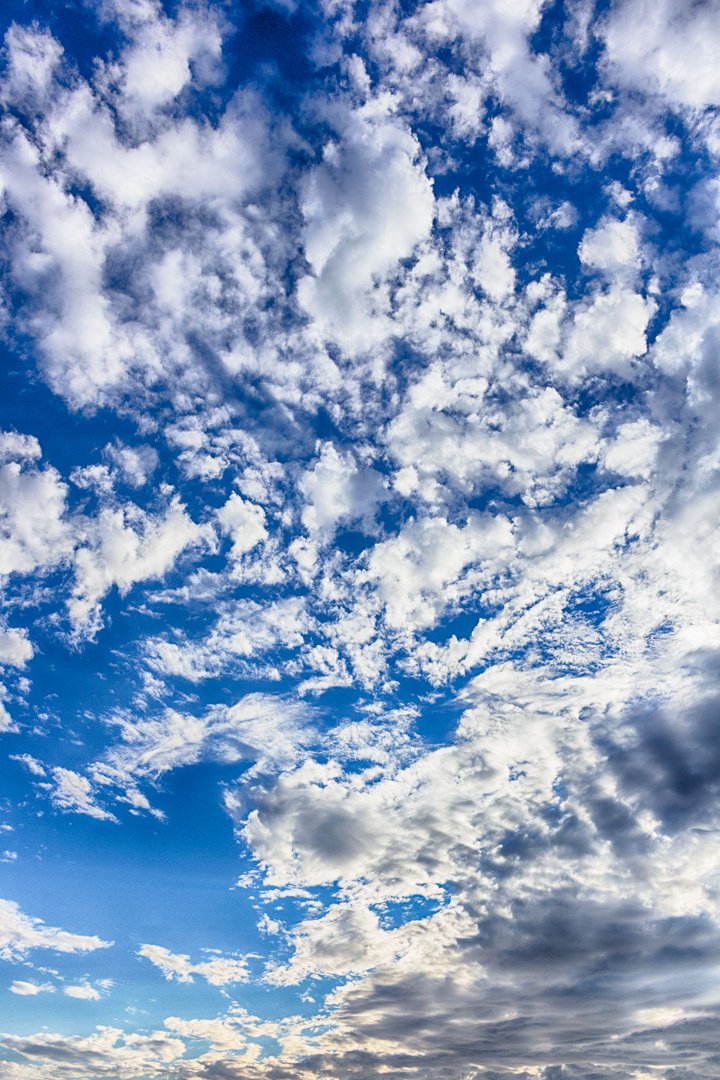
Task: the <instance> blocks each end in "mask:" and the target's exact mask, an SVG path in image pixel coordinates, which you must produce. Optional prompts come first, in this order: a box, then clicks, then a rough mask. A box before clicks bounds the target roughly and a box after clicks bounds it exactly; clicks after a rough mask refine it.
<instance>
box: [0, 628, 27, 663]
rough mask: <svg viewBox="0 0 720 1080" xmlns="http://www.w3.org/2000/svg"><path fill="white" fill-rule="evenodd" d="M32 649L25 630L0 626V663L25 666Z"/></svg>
mask: <svg viewBox="0 0 720 1080" xmlns="http://www.w3.org/2000/svg"><path fill="white" fill-rule="evenodd" d="M33 651H34V650H33V647H32V645H31V643H30V642H29V641H28V634H27V630H24V629H22V630H15V629H3V628H0V664H9V665H10V666H12V667H20V668H21V667H25V665H26V663H27V662H28V660H31V659H32V656H33Z"/></svg>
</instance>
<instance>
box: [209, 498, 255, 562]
mask: <svg viewBox="0 0 720 1080" xmlns="http://www.w3.org/2000/svg"><path fill="white" fill-rule="evenodd" d="M217 516H218V521H219V522H220V529H221V531H222V533H223V534H224V535H225V536H230V537H231V539H232V548H231V549H230V557H231V558H232V559H240V558H242V556H243V555H244V554H245V552H247V551H251V550H252V549H253V548H254V547H255V545H256V544H259V543H260V542H261V541H262V540H265V539H266V538H267V535H268V531H267V529H266V528H265V511H264V510H263V508H262V507H261V506H256V505H255V504H254V503H251V502H246V501H245V500H244V499H242V498H241V497H240V496H239V495H236V494H235V493H234V492H233V494H232V495H231V496H230V498H229V499H228V501H227V502H226V503H225V505H224V506H221V507H220V509H219V510H218V512H217Z"/></svg>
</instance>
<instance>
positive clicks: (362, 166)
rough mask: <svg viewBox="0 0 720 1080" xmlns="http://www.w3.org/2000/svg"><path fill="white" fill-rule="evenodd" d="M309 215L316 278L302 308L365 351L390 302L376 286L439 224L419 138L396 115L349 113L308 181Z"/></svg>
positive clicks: (302, 296)
mask: <svg viewBox="0 0 720 1080" xmlns="http://www.w3.org/2000/svg"><path fill="white" fill-rule="evenodd" d="M302 210H303V215H304V218H305V228H304V243H305V256H306V258H307V261H308V262H309V264H310V266H311V268H312V272H313V276H311V277H310V276H308V277H305V278H303V279H302V280H301V281H300V283H299V286H298V297H299V300H300V303H301V305H302V306H303V308H304V309H305V310H306V311H307V312H308V313H309V314H310V315H312V317H313V318H314V319H316V320H317V324H318V327H319V328H321V330H322V331H324V332H325V333H326V334H328V335H329V336H331V337H333V338H335V339H337V340H339V341H340V342H342V343H343V344H344V345H345V347H346V348H348V349H350V350H351V351H352V352H362V351H365V350H366V349H367V348H369V347H370V345H371V343H372V341H373V339H374V337H375V333H376V331H375V324H374V320H373V319H372V318H370V317H369V315H370V312H371V310H372V309H373V308H374V307H379V310H380V311H381V312H382V311H383V310H384V309H385V307H386V304H387V298H386V297H385V296H384V295H383V293H382V292H381V291H380V290H375V289H374V288H373V286H374V282H378V281H382V280H383V279H385V278H386V277H387V276H388V275H390V274H391V273H392V272H393V271H394V270H395V268H396V267H397V265H398V262H399V260H400V259H403V258H405V257H407V256H408V255H410V253H411V252H412V251H413V249H414V247H415V245H416V244H418V243H419V242H420V241H421V240H423V239H424V238H425V237H426V236H427V235H428V233H429V231H430V227H431V224H432V217H433V193H432V186H431V183H430V181H429V179H428V177H427V176H426V175H425V171H424V168H423V165H422V161H421V160H420V146H419V143H418V142H417V139H416V138H415V136H414V135H412V134H411V133H410V132H409V131H408V130H407V129H405V128H404V127H402V126H401V125H400V124H399V123H397V122H396V121H394V120H392V119H390V117H383V116H382V115H380V116H374V115H373V113H372V111H370V110H366V111H363V110H360V111H359V112H356V113H350V114H349V115H348V116H347V117H346V122H345V126H344V129H343V130H342V132H341V136H340V138H339V139H338V141H337V142H329V143H328V144H327V145H326V147H325V151H324V155H323V162H322V164H320V165H317V166H315V168H314V169H313V170H312V171H311V172H310V174H309V176H308V177H307V180H306V182H305V187H304V193H303V200H302ZM374 293H375V294H376V295H374Z"/></svg>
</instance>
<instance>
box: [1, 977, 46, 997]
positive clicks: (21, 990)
mask: <svg viewBox="0 0 720 1080" xmlns="http://www.w3.org/2000/svg"><path fill="white" fill-rule="evenodd" d="M8 989H9V990H10V993H12V994H19V996H20V997H34V996H35V995H36V994H54V993H55V987H54V986H53V985H52V983H34V982H23V980H22V979H15V980H14V981H13V982H12V983H11V984H10V986H9V987H8Z"/></svg>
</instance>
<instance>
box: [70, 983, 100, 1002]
mask: <svg viewBox="0 0 720 1080" xmlns="http://www.w3.org/2000/svg"><path fill="white" fill-rule="evenodd" d="M63 994H66V995H67V996H68V997H71V998H78V999H79V1000H81V1001H99V1000H100V993H99V991H98V990H96V989H95V987H94V986H89V985H88V984H87V983H82V984H81V985H78V986H64V987H63Z"/></svg>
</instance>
